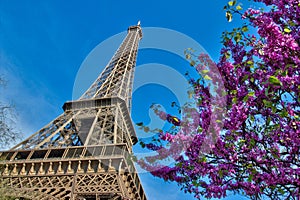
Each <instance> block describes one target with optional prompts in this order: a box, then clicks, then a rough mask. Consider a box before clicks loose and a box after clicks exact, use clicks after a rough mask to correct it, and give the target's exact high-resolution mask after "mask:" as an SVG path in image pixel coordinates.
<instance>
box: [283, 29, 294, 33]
mask: <svg viewBox="0 0 300 200" xmlns="http://www.w3.org/2000/svg"><path fill="white" fill-rule="evenodd" d="M283 31H284V32H286V33H290V32H292V30H291V29H289V28H285V29H283Z"/></svg>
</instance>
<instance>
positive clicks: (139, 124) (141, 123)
mask: <svg viewBox="0 0 300 200" xmlns="http://www.w3.org/2000/svg"><path fill="white" fill-rule="evenodd" d="M143 124H144V123H143V122H138V123H136V125H137V126H143Z"/></svg>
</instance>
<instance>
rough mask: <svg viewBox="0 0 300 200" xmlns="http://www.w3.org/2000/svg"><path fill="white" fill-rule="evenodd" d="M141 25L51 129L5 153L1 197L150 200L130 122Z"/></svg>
mask: <svg viewBox="0 0 300 200" xmlns="http://www.w3.org/2000/svg"><path fill="white" fill-rule="evenodd" d="M141 38H142V29H141V27H140V22H139V23H138V24H137V25H135V26H130V27H129V28H128V32H127V35H126V37H125V39H124V40H123V42H122V44H121V45H120V47H119V48H118V50H117V51H116V52H115V54H114V56H113V57H112V59H111V60H110V61H109V63H108V64H107V66H106V67H105V69H104V70H103V72H102V73H101V74H100V75H99V77H98V78H97V79H96V81H95V82H94V83H93V84H92V85H91V86H90V88H89V89H88V90H87V91H86V92H85V93H84V94H83V95H82V96H81V97H80V98H79V100H76V101H69V102H66V103H65V104H64V105H63V109H64V112H63V114H62V115H60V116H58V117H57V118H56V119H54V120H53V121H51V122H50V123H49V124H48V125H46V126H44V127H43V128H42V129H40V130H39V131H37V132H36V133H34V134H33V135H31V136H30V137H29V138H27V139H26V140H24V141H22V142H21V143H19V144H18V145H16V146H14V147H13V148H12V149H10V150H9V151H4V152H0V157H1V159H0V170H1V171H0V174H1V176H0V193H1V194H2V195H4V196H13V197H18V198H19V199H38V200H41V199H57V200H60V199H70V200H73V199H74V200H75V199H76V200H83V199H86V200H108V199H109V200H125V199H126V200H129V199H130V200H135V199H136V200H146V199H147V198H146V195H145V193H144V190H143V187H142V185H141V182H140V179H139V177H138V174H137V173H136V172H137V171H136V169H135V166H134V164H133V161H132V159H131V156H130V155H131V153H132V146H133V145H134V144H135V143H137V137H136V134H135V130H134V127H133V124H132V121H131V118H130V110H131V96H132V84H133V75H134V67H135V64H136V56H137V50H138V44H139V41H140V39H141Z"/></svg>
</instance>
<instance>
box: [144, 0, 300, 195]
mask: <svg viewBox="0 0 300 200" xmlns="http://www.w3.org/2000/svg"><path fill="white" fill-rule="evenodd" d="M255 1H256V2H261V3H264V4H265V5H266V6H267V7H268V8H267V9H266V10H265V11H264V10H262V9H260V10H255V9H253V8H251V9H247V10H246V11H245V12H241V6H240V5H239V4H238V6H235V5H237V2H236V1H230V2H229V3H228V6H226V9H228V10H229V11H227V15H226V16H227V18H228V19H231V17H232V16H231V15H230V13H238V14H240V16H241V18H242V19H243V20H244V21H245V22H246V25H243V27H241V28H236V29H234V30H233V31H232V32H225V33H224V34H223V44H224V46H223V48H222V50H221V56H220V60H219V62H218V63H217V64H214V62H212V61H211V60H210V59H209V57H208V56H207V55H205V54H201V55H200V56H199V57H197V58H196V57H195V55H193V54H192V52H187V55H188V56H187V58H188V59H189V60H191V63H192V64H193V66H194V67H195V69H196V70H197V71H198V72H199V73H200V75H201V77H200V78H199V80H194V79H190V83H191V85H192V91H189V93H190V94H192V98H194V99H195V101H196V105H194V106H190V105H185V106H184V107H183V108H182V119H180V123H178V124H177V125H180V128H179V129H178V127H176V131H175V132H176V133H174V132H173V133H172V134H171V133H169V132H160V134H159V137H160V139H161V140H163V141H165V142H166V143H167V144H168V145H166V147H162V146H160V147H159V148H158V147H156V146H153V145H152V146H151V145H150V146H149V149H152V150H155V151H156V152H157V154H156V155H155V156H152V157H151V158H147V159H145V160H141V161H139V163H140V164H141V166H142V167H143V168H145V169H147V170H149V171H151V173H152V174H153V175H154V176H157V177H161V178H163V179H164V180H169V181H176V182H178V184H180V185H181V186H182V188H183V189H184V190H185V191H186V192H190V193H194V194H195V197H196V198H198V199H200V198H202V197H205V198H222V197H225V196H226V195H227V194H228V192H229V191H232V192H236V193H241V194H245V195H247V196H249V197H250V198H253V199H259V198H262V197H266V196H267V197H269V198H271V199H282V198H284V199H299V198H300V96H299V94H300V86H299V85H300V26H299V25H300V1H299V0H276V1H275V0H274V1H273V0H255ZM228 13H229V14H228ZM250 28H251V29H253V30H255V31H256V33H255V34H250V33H249V32H250V31H249V30H250ZM193 58H195V60H192V59H193ZM219 75H221V78H218V77H219ZM222 85H224V87H222ZM224 99H225V100H224ZM156 114H158V116H160V118H161V119H163V120H166V121H169V122H170V123H173V122H174V121H173V120H172V119H171V118H170V115H168V114H167V113H164V112H162V111H159V110H156ZM175 119H176V120H175V121H179V119H178V118H175ZM167 157H171V158H172V159H174V164H173V165H171V166H165V165H163V164H161V163H160V164H159V161H161V160H163V159H166V158H167Z"/></svg>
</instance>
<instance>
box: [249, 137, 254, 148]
mask: <svg viewBox="0 0 300 200" xmlns="http://www.w3.org/2000/svg"><path fill="white" fill-rule="evenodd" d="M250 145H251V147H254V146H255V140H254V139H253V138H251V140H250Z"/></svg>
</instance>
